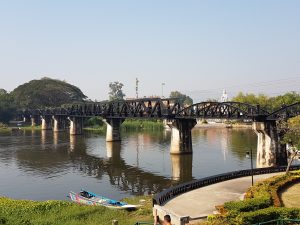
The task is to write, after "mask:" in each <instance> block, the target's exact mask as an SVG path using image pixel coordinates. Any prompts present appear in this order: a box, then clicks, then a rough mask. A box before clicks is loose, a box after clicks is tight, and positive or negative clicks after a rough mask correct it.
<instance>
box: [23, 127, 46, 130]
mask: <svg viewBox="0 0 300 225" xmlns="http://www.w3.org/2000/svg"><path fill="white" fill-rule="evenodd" d="M20 129H21V130H42V126H34V127H32V126H22V127H20Z"/></svg>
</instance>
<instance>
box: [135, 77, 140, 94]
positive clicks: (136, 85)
mask: <svg viewBox="0 0 300 225" xmlns="http://www.w3.org/2000/svg"><path fill="white" fill-rule="evenodd" d="M139 82H140V81H139V80H138V78H136V79H135V94H136V98H139Z"/></svg>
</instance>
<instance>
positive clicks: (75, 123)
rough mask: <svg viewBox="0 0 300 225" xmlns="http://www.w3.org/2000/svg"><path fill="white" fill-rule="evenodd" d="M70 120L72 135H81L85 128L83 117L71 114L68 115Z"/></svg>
mask: <svg viewBox="0 0 300 225" xmlns="http://www.w3.org/2000/svg"><path fill="white" fill-rule="evenodd" d="M68 119H69V121H70V135H81V134H82V130H83V118H82V117H76V116H71V117H68Z"/></svg>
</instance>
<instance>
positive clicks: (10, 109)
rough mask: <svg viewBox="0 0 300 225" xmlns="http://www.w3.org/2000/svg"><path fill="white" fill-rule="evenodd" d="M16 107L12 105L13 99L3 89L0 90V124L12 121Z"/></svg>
mask: <svg viewBox="0 0 300 225" xmlns="http://www.w3.org/2000/svg"><path fill="white" fill-rule="evenodd" d="M15 111H16V107H15V105H14V98H13V96H12V95H11V94H9V93H7V91H5V90H4V89H1V90H0V122H3V123H7V122H8V121H9V120H11V119H13V117H14V115H15Z"/></svg>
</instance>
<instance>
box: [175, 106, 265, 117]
mask: <svg viewBox="0 0 300 225" xmlns="http://www.w3.org/2000/svg"><path fill="white" fill-rule="evenodd" d="M268 114H269V113H268V112H267V111H266V110H264V109H261V108H260V106H259V105H257V106H253V105H250V104H247V103H241V102H200V103H196V104H193V105H191V106H189V107H186V108H184V109H182V110H181V111H180V112H179V113H178V114H177V115H176V116H175V118H189V119H191V118H194V119H196V118H207V119H254V118H255V117H257V116H260V115H268Z"/></svg>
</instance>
